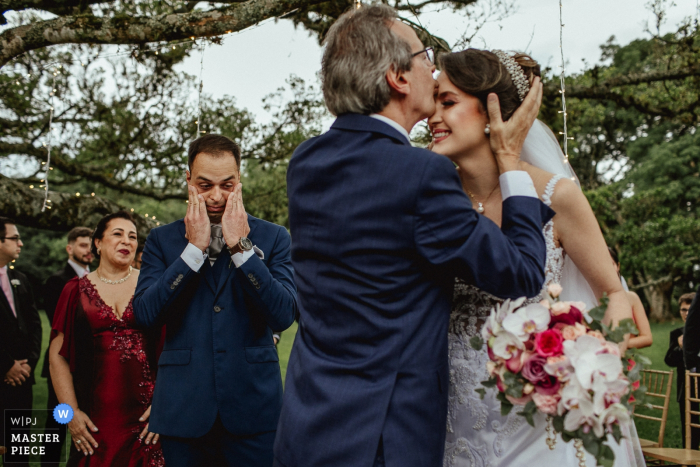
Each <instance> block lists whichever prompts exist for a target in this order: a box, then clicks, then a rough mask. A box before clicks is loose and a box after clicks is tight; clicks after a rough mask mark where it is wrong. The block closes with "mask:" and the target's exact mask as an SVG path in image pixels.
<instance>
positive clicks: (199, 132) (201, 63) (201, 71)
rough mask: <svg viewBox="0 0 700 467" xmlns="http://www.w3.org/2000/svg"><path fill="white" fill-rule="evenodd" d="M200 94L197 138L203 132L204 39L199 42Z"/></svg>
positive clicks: (198, 97)
mask: <svg viewBox="0 0 700 467" xmlns="http://www.w3.org/2000/svg"><path fill="white" fill-rule="evenodd" d="M199 53H200V58H199V94H198V96H197V138H199V135H201V134H202V132H201V131H200V130H199V128H200V121H201V120H202V88H203V87H204V81H203V79H204V78H203V73H204V41H203V40H202V41H200V42H199Z"/></svg>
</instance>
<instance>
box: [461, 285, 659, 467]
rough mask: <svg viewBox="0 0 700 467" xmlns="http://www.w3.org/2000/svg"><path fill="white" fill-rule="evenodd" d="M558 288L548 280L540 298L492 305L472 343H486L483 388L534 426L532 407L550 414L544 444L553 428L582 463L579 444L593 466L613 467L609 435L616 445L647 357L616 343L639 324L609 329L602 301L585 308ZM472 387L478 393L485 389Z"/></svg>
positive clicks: (552, 437)
mask: <svg viewBox="0 0 700 467" xmlns="http://www.w3.org/2000/svg"><path fill="white" fill-rule="evenodd" d="M561 291H562V288H561V286H559V285H558V284H552V285H550V286H549V287H548V288H547V292H548V295H549V296H548V297H547V298H546V299H545V300H542V301H541V302H540V303H533V304H529V305H524V302H525V299H524V298H520V299H517V300H513V301H511V300H506V301H505V302H504V303H503V304H501V305H498V306H496V307H495V308H494V309H492V310H491V315H490V316H489V318H488V319H487V321H486V323H485V324H484V326H483V328H482V330H481V336H476V337H474V338H472V341H471V345H472V347H474V348H475V349H481V348H482V347H483V344H484V341H485V342H486V345H487V348H488V353H489V358H490V361H489V362H488V363H487V367H488V372H489V375H490V379H489V380H487V381H483V382H482V385H483V386H484V387H486V388H489V387H496V388H497V390H498V394H497V398H498V399H499V400H500V402H501V413H502V414H503V415H506V414H508V413H509V412H510V411H511V410H512V409H513V407H514V406H522V410H521V411H520V412H518V415H521V416H523V417H525V419H527V421H528V423H529V424H530V425H532V426H534V419H533V415H534V414H535V412H536V411H539V412H542V413H544V414H546V415H548V426H547V431H548V437H547V444H548V445H549V447H550V449H554V444H555V443H556V432H558V433H560V434H561V436H562V439H563V440H564V441H565V442H569V441H571V440H572V439H573V440H576V441H575V443H576V446H577V448H578V454H577V457H578V458H579V461H580V463H581V464H582V465H585V454H584V453H583V449H584V448H585V450H586V451H588V452H590V453H591V454H592V455H593V456H594V457H595V458H596V461H597V463H598V465H602V466H605V467H612V465H613V463H614V459H615V456H614V453H613V451H612V449H611V448H610V446H608V445H607V444H606V441H607V440H608V434H610V435H612V436H613V437H614V439H615V440H616V442H618V443H619V442H620V439H621V438H622V432H621V430H620V428H621V425H623V424H627V423H629V420H630V413H631V406H632V404H637V403H640V401H641V400H642V398H643V394H644V392H645V388H644V387H640V388H638V389H636V390H632V387H633V385H634V383H635V382H637V381H639V372H640V371H641V370H642V369H643V366H644V365H648V364H649V363H650V362H649V361H648V359H646V358H645V357H643V356H641V355H635V354H634V352H633V351H628V352H626V354H625V355H622V354H621V352H620V347H619V346H618V344H619V343H620V342H622V341H623V340H624V335H625V334H628V333H636V332H637V329H636V326H635V325H634V322H633V321H632V320H631V319H626V320H623V321H621V322H620V323H619V326H618V327H617V328H615V329H611V328H610V327H609V326H607V325H605V324H604V323H603V322H602V319H603V316H604V315H605V310H606V309H607V303H608V301H607V299H606V298H603V299H602V300H601V303H602V305H601V306H599V307H597V308H594V309H592V310H590V311H588V312H587V311H586V305H585V304H584V303H582V302H564V301H560V300H559V299H558V297H559V294H560V293H561ZM623 359H624V361H623ZM628 362H629V363H632V365H628ZM478 391H479V392H480V394H481V397H482V398H483V397H484V395H485V392H486V389H484V388H480V389H479V390H478ZM632 397H633V399H632V400H633V401H634V402H631V400H630V399H631V398H632Z"/></svg>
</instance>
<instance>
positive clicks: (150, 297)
mask: <svg viewBox="0 0 700 467" xmlns="http://www.w3.org/2000/svg"><path fill="white" fill-rule="evenodd" d="M248 223H249V225H250V234H249V235H248V237H249V238H250V239H251V241H252V242H253V244H255V245H256V246H257V247H258V248H260V249H261V250H262V251H263V252H264V254H265V258H264V259H262V260H261V259H260V258H259V257H258V256H257V255H253V256H252V257H251V258H249V259H248V261H246V262H245V263H244V264H243V265H242V266H241V267H240V268H236V267H235V265H234V264H232V261H231V257H230V256H229V255H227V254H225V253H222V254H221V255H220V256H219V258H218V259H217V261H216V262H215V263H214V265H213V266H210V265H209V260H208V259H207V260H205V261H204V265H203V266H202V268H201V269H200V270H199V272H194V271H193V270H192V269H191V268H190V267H189V266H188V265H187V264H186V263H185V262H184V261H183V260H182V258H180V255H181V254H182V252H183V251H184V250H185V247H186V246H187V243H188V241H187V239H186V238H185V223H184V221H183V220H179V221H175V222H173V223H172V224H168V225H166V226H163V227H159V228H156V229H153V230H151V233H150V234H149V235H148V239H147V240H146V245H145V247H144V250H143V257H142V259H143V265H142V268H141V273H140V276H139V281H138V285H137V286H136V293H135V295H134V315H135V317H136V321H137V322H138V323H139V324H141V325H143V326H147V327H149V326H162V325H163V324H165V328H166V338H165V345H164V348H163V352H162V353H161V355H160V358H159V360H158V376H157V379H156V385H155V392H154V395H153V404H152V409H151V419H150V429H151V430H152V431H154V432H156V433H160V434H163V435H169V436H178V437H185V438H195V437H200V436H203V435H204V434H206V433H207V432H208V431H209V429H210V428H211V427H212V426H213V424H214V421H215V420H216V416H217V413H218V414H219V415H220V417H221V420H222V422H223V424H224V427H225V428H226V429H227V430H228V431H229V432H231V433H232V434H235V435H246V434H254V433H260V432H264V431H271V430H275V429H276V428H277V419H278V418H279V412H280V407H281V404H282V377H281V374H280V368H279V359H278V357H277V350H276V349H275V346H274V343H273V340H272V332H273V331H283V330H285V329H287V328H288V327H289V326H290V325H291V324H292V323H293V322H294V319H295V317H296V315H297V305H296V288H295V286H294V282H293V280H292V267H291V260H290V256H289V251H290V250H289V248H290V238H289V234H288V233H287V231H286V230H285V229H284V228H283V227H280V226H278V225H275V224H271V223H269V222H266V221H264V220H260V219H256V218H255V217H253V216H250V215H249V216H248Z"/></svg>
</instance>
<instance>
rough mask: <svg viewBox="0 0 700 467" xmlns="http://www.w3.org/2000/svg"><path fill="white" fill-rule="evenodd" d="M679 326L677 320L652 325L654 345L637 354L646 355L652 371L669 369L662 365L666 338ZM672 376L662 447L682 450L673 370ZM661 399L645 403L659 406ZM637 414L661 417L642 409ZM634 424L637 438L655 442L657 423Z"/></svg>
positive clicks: (651, 399) (642, 421)
mask: <svg viewBox="0 0 700 467" xmlns="http://www.w3.org/2000/svg"><path fill="white" fill-rule="evenodd" d="M680 326H681V321H680V320H678V321H676V322H675V323H662V324H652V325H651V332H652V335H653V336H654V344H653V345H652V346H651V347H647V348H646V349H642V350H640V351H639V352H640V353H642V354H644V355H646V356H647V357H649V358H650V359H651V369H653V370H664V371H668V370H669V369H671V368H669V367H667V366H666V364H664V356H665V355H666V351H667V350H668V340H669V339H668V336H669V334H670V333H671V331H672V330H674V329H676V328H677V327H680ZM673 370H674V375H673V389H672V390H671V401H670V403H669V408H668V420H667V422H666V434H665V435H664V447H667V448H682V447H683V445H682V440H681V418H680V412H679V409H678V403H677V402H676V375H675V368H674V369H673ZM660 401H661V399H658V398H656V397H654V398H649V400H647V402H650V403H652V404H654V405H660ZM637 410H638V411H639V413H647V414H650V415H653V416H656V417H660V416H661V412H660V411H659V410H655V411H653V412H649V411H648V410H645V409H644V408H638V409H637ZM635 423H636V425H637V431H638V432H639V437H640V438H643V439H649V440H653V441H656V440H657V439H658V437H659V422H654V421H651V420H643V419H641V418H640V419H636V420H635Z"/></svg>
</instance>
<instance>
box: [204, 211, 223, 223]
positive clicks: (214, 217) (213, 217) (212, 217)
mask: <svg viewBox="0 0 700 467" xmlns="http://www.w3.org/2000/svg"><path fill="white" fill-rule="evenodd" d="M207 216H209V222H211V223H212V224H221V218H222V217H224V212H223V211H222V212H217V213H212V212H209V211H207Z"/></svg>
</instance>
